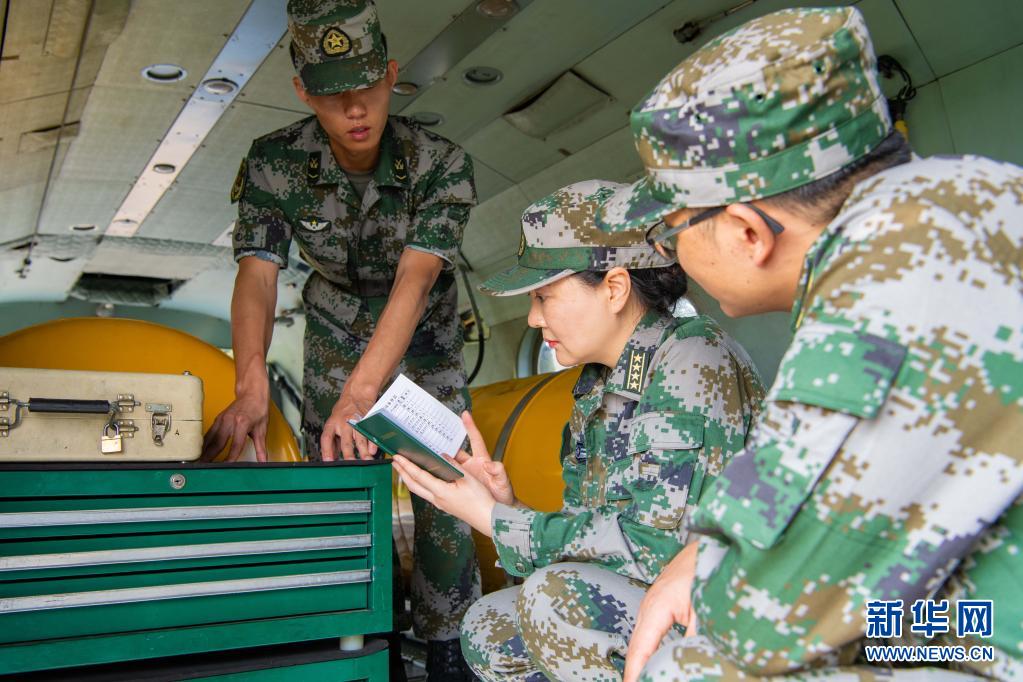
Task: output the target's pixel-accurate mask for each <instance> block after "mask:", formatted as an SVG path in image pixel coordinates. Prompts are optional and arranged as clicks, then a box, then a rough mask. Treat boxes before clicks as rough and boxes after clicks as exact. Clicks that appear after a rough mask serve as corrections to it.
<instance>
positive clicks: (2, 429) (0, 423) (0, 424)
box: [0, 417, 11, 438]
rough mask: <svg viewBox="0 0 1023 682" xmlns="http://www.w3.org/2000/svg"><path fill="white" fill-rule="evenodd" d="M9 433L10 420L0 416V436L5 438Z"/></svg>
mask: <svg viewBox="0 0 1023 682" xmlns="http://www.w3.org/2000/svg"><path fill="white" fill-rule="evenodd" d="M10 433H11V420H10V419H8V418H7V417H0V438H7V436H9V435H10Z"/></svg>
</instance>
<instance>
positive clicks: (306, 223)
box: [298, 218, 330, 232]
mask: <svg viewBox="0 0 1023 682" xmlns="http://www.w3.org/2000/svg"><path fill="white" fill-rule="evenodd" d="M298 222H300V223H302V227H304V228H305V229H307V230H309V231H310V232H319V231H320V230H322V229H323V228H325V227H327V226H328V225H330V221H329V220H320V219H319V218H312V219H311V220H299V221H298Z"/></svg>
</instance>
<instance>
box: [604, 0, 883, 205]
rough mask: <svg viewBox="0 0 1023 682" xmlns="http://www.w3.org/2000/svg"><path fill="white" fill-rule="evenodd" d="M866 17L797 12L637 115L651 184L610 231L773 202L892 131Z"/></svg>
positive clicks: (727, 38)
mask: <svg viewBox="0 0 1023 682" xmlns="http://www.w3.org/2000/svg"><path fill="white" fill-rule="evenodd" d="M876 66H877V60H876V59H875V57H874V48H873V46H872V45H871V42H870V35H869V34H868V33H867V27H866V24H865V23H864V21H863V16H862V15H861V14H860V12H859V10H857V9H856V8H855V7H836V8H828V9H791V10H784V11H780V12H774V13H772V14H768V15H766V16H763V17H760V18H758V19H754V20H752V21H750V22H748V23H746V24H743V25H742V26H739V27H738V28H735V29H733V30H731V31H729V32H727V33H725V34H723V35H721V36H719V37H718V38H716V39H714V40H712V41H711V42H709V43H707V44H706V45H705V46H703V47H702V48H700V49H699V50H697V51H696V52H694V53H693V54H692V55H690V56H689V57H688V58H687V59H685V60H684V61H683V62H682V63H681V64H679V65H678V66H677V67H675V68H674V69H673V70H672V71H671V73H669V74H668V75H667V76H665V77H664V78H663V79H661V82H660V83H658V84H657V86H656V87H655V88H654V89H653V91H652V92H651V93H650V94H649V95H648V96H647V97H646V99H645V100H643V101H642V102H641V103H640V104H638V105H637V106H636V107H635V108H634V109H633V110H632V113H631V114H630V122H631V126H632V133H633V136H634V137H635V140H636V149H637V150H638V151H639V155H640V158H641V159H642V160H643V165H644V166H645V167H646V176H645V177H644V178H643V179H642V180H640V181H639V182H637V183H635V184H634V185H633V186H632V191H631V192H629V193H628V194H624V195H622V197H621V198H620V200H618V201H615V202H611V203H609V204H608V205H607V206H606V207H605V210H604V211H603V212H602V214H601V216H600V219H601V222H602V223H606V224H611V225H619V224H626V225H636V224H641V223H644V222H649V221H651V220H656V219H658V218H661V217H663V216H665V215H667V214H669V213H671V212H673V211H676V210H678V209H680V208H685V207H713V206H724V205H726V204H729V203H735V202H741V201H751V200H754V199H762V198H764V197H769V196H772V195H774V194H779V193H781V192H785V191H787V190H790V189H793V188H795V187H799V186H800V185H805V184H807V183H809V182H812V181H813V180H817V179H819V178H822V177H824V176H825V175H828V174H829V173H833V172H835V171H837V170H839V169H841V168H843V167H844V166H847V165H848V164H850V163H851V162H852V161H854V160H856V159H858V158H860V157H861V156H863V155H865V154H867V153H868V152H870V151H871V150H872V149H874V148H875V147H876V146H877V145H878V144H879V143H880V142H881V141H882V140H883V139H884V138H885V137H886V136H887V135H888V133H889V132H890V131H891V128H892V126H891V120H890V119H889V116H888V109H887V105H886V101H885V98H884V95H883V94H882V93H881V88H880V86H879V85H878V79H877V68H876Z"/></svg>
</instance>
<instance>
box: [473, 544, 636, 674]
mask: <svg viewBox="0 0 1023 682" xmlns="http://www.w3.org/2000/svg"><path fill="white" fill-rule="evenodd" d="M646 588H647V586H646V585H645V584H644V583H642V582H639V581H638V580H632V579H629V578H625V577H623V576H621V575H618V574H617V573H615V572H613V571H610V570H608V569H606V568H603V567H601V566H597V565H596V564H582V563H561V564H553V565H551V566H547V567H546V568H541V569H539V570H538V571H536V572H535V573H533V574H532V575H531V576H529V577H528V578H527V579H526V582H525V583H523V584H522V585H521V586H520V587H510V588H508V589H505V590H500V591H498V592H493V593H491V594H488V595H487V596H485V597H484V598H483V599H481V600H479V601H478V602H476V603H475V604H473V605H472V608H470V609H469V612H468V613H467V614H466V615H465V621H464V622H463V623H462V653H464V654H465V659H466V661H468V662H469V665H471V666H472V668H473V670H474V671H475V673H476V674H477V675H479V676H480V677H481V678H482V679H484V680H490V681H496V680H516V681H518V680H523V681H526V680H528V682H541V681H542V680H546V679H548V678H549V679H552V680H566V681H567V680H573V681H574V680H594V681H596V680H620V679H621V678H622V671H623V670H624V668H625V652H626V650H627V649H628V645H629V637H630V636H631V634H632V627H633V625H634V624H635V622H636V612H637V611H638V610H639V605H640V603H641V602H642V601H643V596H644V595H645V594H646Z"/></svg>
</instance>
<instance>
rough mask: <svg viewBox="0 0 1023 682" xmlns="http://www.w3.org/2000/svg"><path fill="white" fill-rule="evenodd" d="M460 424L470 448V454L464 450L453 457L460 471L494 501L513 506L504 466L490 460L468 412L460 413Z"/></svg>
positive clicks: (513, 498)
mask: <svg viewBox="0 0 1023 682" xmlns="http://www.w3.org/2000/svg"><path fill="white" fill-rule="evenodd" d="M462 423H463V424H465V430H466V431H467V432H468V434H469V444H470V445H471V446H472V454H471V455H470V454H469V453H468V452H466V451H465V450H459V451H458V454H457V455H455V461H456V462H458V464H459V465H461V468H462V470H463V471H464V472H465V473H467V474H469V475H470V476H472V477H473V478H475V479H476V480H477V481H479V482H480V483H482V484H483V485H485V486H486V487H487V490H489V491H490V494H491V495H492V496H493V497H494V499H495V500H496V501H498V502H500V503H501V504H506V505H508V506H509V507H514V506H515V492H514V491H513V490H512V485H511V480H510V479H509V478H508V472H507V471H505V469H504V464H502V463H501V462H495V461H494V460H492V459H490V453H489V452H487V444H486V443H485V442H484V441H483V434H481V433H480V430H479V429H478V428H476V422H474V421H473V420H472V415H471V414H469V413H468V412H463V413H462Z"/></svg>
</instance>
